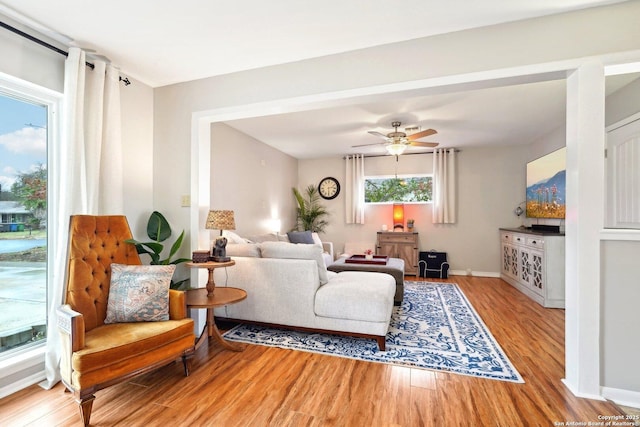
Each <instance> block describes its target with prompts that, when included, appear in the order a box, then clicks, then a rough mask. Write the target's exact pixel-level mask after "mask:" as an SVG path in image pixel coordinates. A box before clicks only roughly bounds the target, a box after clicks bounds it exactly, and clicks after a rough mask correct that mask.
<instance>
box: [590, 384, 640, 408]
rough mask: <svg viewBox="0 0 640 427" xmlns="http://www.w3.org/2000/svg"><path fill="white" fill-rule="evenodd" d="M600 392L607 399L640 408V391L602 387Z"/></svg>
mask: <svg viewBox="0 0 640 427" xmlns="http://www.w3.org/2000/svg"><path fill="white" fill-rule="evenodd" d="M600 393H602V396H603V397H604V398H605V399H609V400H612V401H614V402H615V403H617V404H618V405H622V406H630V407H632V408H639V409H640V392H638V391H632V390H623V389H620V388H612V387H601V388H600Z"/></svg>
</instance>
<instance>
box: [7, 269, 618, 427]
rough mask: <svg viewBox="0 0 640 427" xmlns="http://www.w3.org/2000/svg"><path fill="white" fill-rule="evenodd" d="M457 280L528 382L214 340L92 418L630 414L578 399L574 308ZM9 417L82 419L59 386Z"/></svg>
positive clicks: (293, 420) (23, 394)
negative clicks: (569, 369)
mask: <svg viewBox="0 0 640 427" xmlns="http://www.w3.org/2000/svg"><path fill="white" fill-rule="evenodd" d="M407 279H408V280H414V279H415V278H414V277H407ZM446 281H449V282H455V283H458V284H459V285H460V287H461V289H462V290H463V291H464V293H465V295H467V298H468V299H469V300H470V301H471V303H472V304H473V306H474V307H475V309H476V311H477V312H478V313H479V314H480V316H481V317H482V319H483V320H484V322H485V323H486V325H487V326H488V328H489V330H490V331H491V332H492V333H493V335H494V337H495V338H496V340H497V341H498V342H499V343H500V345H501V346H502V348H503V349H504V351H505V353H506V354H507V356H508V357H509V358H510V359H511V361H512V363H513V364H514V366H515V367H516V369H518V371H519V372H520V374H521V375H522V376H523V378H524V380H525V384H515V383H508V382H503V381H495V380H489V379H479V378H474V377H467V376H463V375H455V374H448V373H441V372H433V371H426V370H421V369H412V368H402V367H393V366H389V365H384V364H377V363H367V362H361V361H355V360H349V359H341V358H338V357H331V356H325V355H318V354H311V353H304V352H296V351H292V350H283V349H277V348H270V347H260V346H253V345H247V346H246V348H245V350H244V352H242V353H234V352H230V351H225V350H222V349H220V348H218V347H216V346H215V344H213V343H210V344H209V346H207V345H203V346H202V347H201V348H200V349H199V350H198V352H197V354H196V356H195V359H194V361H193V362H194V363H193V370H192V373H191V375H190V376H189V377H184V376H183V374H182V365H181V364H180V363H175V364H172V365H169V366H166V367H164V368H162V369H159V370H157V371H155V372H153V373H150V374H147V375H144V376H141V377H138V378H136V379H135V380H133V381H131V382H129V383H125V384H119V385H116V386H113V387H110V388H108V389H106V390H103V391H100V392H98V393H97V394H96V400H95V402H94V406H93V414H92V417H91V424H92V425H95V426H249V425H250V426H472V425H473V426H553V425H560V424H559V423H566V422H567V421H569V422H571V421H573V422H584V423H588V422H592V423H595V422H598V421H600V420H599V418H598V416H599V415H621V414H622V412H621V410H620V409H619V408H618V407H617V406H615V405H614V404H612V403H609V402H606V401H595V400H587V399H580V398H577V397H574V396H573V395H572V394H571V392H569V390H568V389H567V388H566V387H565V386H564V385H563V384H562V382H561V381H560V379H561V378H563V376H564V311H563V310H558V309H545V308H543V307H541V306H539V305H538V304H536V303H534V302H533V301H531V300H530V299H528V298H527V297H525V296H524V295H522V294H521V293H519V292H518V291H516V290H515V289H514V288H512V287H511V286H509V285H508V284H507V283H505V282H503V281H502V280H500V279H491V278H474V277H466V276H465V277H463V276H453V277H452V278H450V279H449V280H446ZM556 423H558V424H556ZM0 425H2V426H24V425H30V426H78V425H81V422H80V417H79V415H78V408H77V405H76V403H75V401H74V400H73V398H72V396H71V395H70V394H69V393H64V392H63V387H62V386H61V385H60V384H58V386H56V387H55V388H54V389H53V390H49V391H45V390H42V389H41V388H40V387H38V386H37V385H36V386H32V387H29V388H27V389H25V390H22V391H20V392H18V393H15V394H13V395H11V396H8V397H6V398H4V399H2V400H0ZM565 425H566V424H565ZM585 425H586V424H585Z"/></svg>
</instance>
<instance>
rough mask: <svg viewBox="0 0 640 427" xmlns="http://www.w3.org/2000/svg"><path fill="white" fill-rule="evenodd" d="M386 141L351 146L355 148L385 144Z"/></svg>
mask: <svg viewBox="0 0 640 427" xmlns="http://www.w3.org/2000/svg"><path fill="white" fill-rule="evenodd" d="M385 144H386V142H374V143H373V144H360V145H352V146H351V148H356V147H369V146H371V145H385Z"/></svg>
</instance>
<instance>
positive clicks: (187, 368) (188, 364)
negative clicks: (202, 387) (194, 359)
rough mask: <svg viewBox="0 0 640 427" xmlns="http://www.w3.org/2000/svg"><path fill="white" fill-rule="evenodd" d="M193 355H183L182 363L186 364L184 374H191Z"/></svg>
mask: <svg viewBox="0 0 640 427" xmlns="http://www.w3.org/2000/svg"><path fill="white" fill-rule="evenodd" d="M191 356H192V355H186V354H183V355H182V365H184V376H185V377H188V376H189V371H190V370H191Z"/></svg>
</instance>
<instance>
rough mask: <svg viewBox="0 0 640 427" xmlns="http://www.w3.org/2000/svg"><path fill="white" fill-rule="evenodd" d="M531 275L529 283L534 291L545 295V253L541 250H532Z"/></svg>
mask: <svg viewBox="0 0 640 427" xmlns="http://www.w3.org/2000/svg"><path fill="white" fill-rule="evenodd" d="M529 257H530V258H531V271H530V273H531V277H530V280H529V285H530V286H531V289H533V291H534V292H536V293H537V294H539V295H544V253H543V252H540V251H535V250H532V251H530V255H529Z"/></svg>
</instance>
